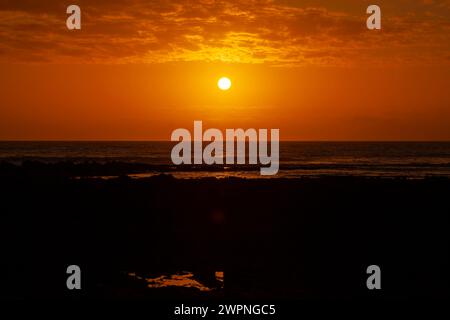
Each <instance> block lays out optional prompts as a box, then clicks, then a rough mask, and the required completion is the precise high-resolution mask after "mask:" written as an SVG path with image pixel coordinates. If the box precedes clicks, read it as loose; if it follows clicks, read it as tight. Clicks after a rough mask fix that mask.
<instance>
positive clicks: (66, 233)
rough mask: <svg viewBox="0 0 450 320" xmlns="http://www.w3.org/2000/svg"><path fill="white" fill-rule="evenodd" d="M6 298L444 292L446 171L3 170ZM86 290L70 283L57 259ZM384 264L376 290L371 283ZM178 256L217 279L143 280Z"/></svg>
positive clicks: (166, 270)
mask: <svg viewBox="0 0 450 320" xmlns="http://www.w3.org/2000/svg"><path fill="white" fill-rule="evenodd" d="M0 193H1V199H2V200H1V202H0V208H1V209H0V218H1V224H0V225H1V233H0V237H1V239H0V240H1V245H0V246H1V255H2V257H1V260H0V264H1V269H0V271H1V273H0V274H1V283H2V285H1V286H0V298H1V299H98V298H101V299H109V298H114V299H149V300H152V301H155V300H176V299H185V300H184V301H186V299H192V300H196V299H199V300H211V299H219V300H220V299H224V300H227V299H230V300H233V299H234V300H236V299H238V300H239V301H252V300H258V299H262V300H265V301H275V300H276V301H283V300H285V301H287V300H294V299H295V300H296V299H409V298H433V299H435V298H436V299H445V298H448V295H449V272H448V270H449V231H448V230H449V213H450V201H449V199H450V197H449V196H450V180H449V179H439V178H433V179H425V180H407V179H400V178H399V179H377V178H362V177H359V178H358V177H350V178H349V177H347V178H344V177H326V178H325V177H324V178H314V179H312V178H310V179H302V180H285V179H270V180H262V179H261V180H243V179H222V180H216V179H199V180H177V179H174V178H172V177H170V176H158V177H153V178H147V179H130V178H127V177H122V178H117V179H112V180H101V179H81V180H75V179H70V178H68V177H64V176H58V175H49V176H48V177H43V176H41V175H32V174H29V173H27V174H20V172H16V174H14V175H4V176H2V177H1V179H0ZM72 264H76V265H79V266H80V267H81V270H82V290H80V291H69V290H67V288H66V278H67V274H66V268H67V266H69V265H72ZM372 264H376V265H379V266H380V267H381V272H382V282H381V283H382V290H380V291H369V290H368V289H367V287H366V279H367V277H368V275H367V274H366V268H367V267H368V266H369V265H372ZM182 270H188V271H190V272H192V273H193V274H194V275H195V277H196V279H197V280H199V281H200V282H202V283H204V284H206V285H208V286H209V287H214V286H215V285H217V283H215V279H214V273H215V271H218V270H220V271H224V274H225V277H224V278H225V280H224V283H225V285H224V288H223V289H216V290H213V291H210V292H201V291H199V290H197V289H195V288H162V289H151V288H148V287H147V284H146V282H145V281H144V280H138V279H137V278H136V277H130V276H129V273H131V272H133V273H135V274H137V275H140V276H142V277H157V276H158V275H161V274H174V273H177V272H179V271H182Z"/></svg>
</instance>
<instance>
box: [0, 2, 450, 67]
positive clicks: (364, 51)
mask: <svg viewBox="0 0 450 320" xmlns="http://www.w3.org/2000/svg"><path fill="white" fill-rule="evenodd" d="M365 2H366V1H356V0H350V1H348V2H347V1H346V2H345V4H342V5H340V6H336V2H333V3H334V4H333V5H329V4H328V3H331V2H329V1H314V2H313V1H304V2H302V4H301V5H299V4H298V1H273V0H236V1H212V0H200V1H199V0H196V1H151V2H150V1H144V0H128V1H123V0H121V1H119V0H97V1H94V0H90V1H87V0H80V1H77V4H78V5H79V6H80V7H81V9H82V30H80V31H69V30H67V29H66V26H65V20H66V18H67V15H66V12H65V8H66V6H67V2H66V1H60V0H55V1H34V0H22V1H11V0H1V1H0V39H1V41H0V61H3V62H5V61H13V62H14V61H18V62H35V61H39V62H44V61H46V62H64V63H66V62H69V63H70V62H81V63H85V62H88V63H162V62H171V61H222V62H240V63H267V64H273V65H304V64H314V65H342V64H354V63H380V64H386V63H392V64H398V63H437V64H442V63H448V52H449V49H450V48H449V47H450V33H449V31H450V21H449V18H448V17H449V16H450V15H449V13H450V4H449V1H438V0H434V1H423V0H415V1H404V0H401V1H398V2H397V1H396V2H395V4H394V3H392V1H389V2H388V1H384V3H380V6H381V8H382V12H383V13H382V14H383V16H382V19H383V20H382V28H383V29H382V31H369V30H367V29H366V27H365V20H366V18H367V16H366V13H365V8H366V7H367V5H368V4H369V3H368V2H367V3H365Z"/></svg>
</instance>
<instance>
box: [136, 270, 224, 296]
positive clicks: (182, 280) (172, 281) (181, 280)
mask: <svg viewBox="0 0 450 320" xmlns="http://www.w3.org/2000/svg"><path fill="white" fill-rule="evenodd" d="M214 274H215V279H216V281H217V283H218V287H208V286H206V285H205V284H203V283H201V282H200V281H198V280H196V279H195V276H194V274H193V273H192V272H189V271H182V272H179V273H175V274H172V275H162V276H159V277H156V278H145V277H141V276H138V275H137V274H136V273H135V272H130V273H128V276H130V277H132V278H135V279H137V280H144V281H146V282H147V287H149V288H166V287H184V288H195V289H198V290H200V291H204V292H208V291H212V290H215V289H217V288H223V283H224V272H223V271H216V272H215V273H214Z"/></svg>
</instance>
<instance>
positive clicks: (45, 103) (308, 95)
mask: <svg viewBox="0 0 450 320" xmlns="http://www.w3.org/2000/svg"><path fill="white" fill-rule="evenodd" d="M393 2H394V1H378V2H377V4H378V5H379V6H380V7H381V9H382V19H383V20H382V30H381V31H369V30H367V29H366V27H365V19H366V17H367V15H366V13H365V10H366V8H367V6H368V4H371V3H369V2H368V1H360V0H358V1H357V0H348V1H288V0H286V1H269V0H266V1H249V0H247V1H198V0H197V1H151V2H150V1H143V0H129V1H125V0H123V1H119V0H108V1H106V0H102V1H100V0H98V1H95V0H90V1H75V2H73V3H77V4H78V5H79V6H80V7H81V9H82V30H80V31H69V30H67V29H66V25H65V20H66V17H67V15H66V13H65V8H66V7H67V5H69V4H72V2H71V3H68V2H66V1H59V0H55V1H39V2H37V1H31V0H29V1H28V0H24V1H9V0H0V97H1V98H0V99H1V100H0V139H2V140H15V139H20V140H42V139H44V140H85V139H87V140H134V139H138V140H153V139H157V140H167V139H169V138H170V134H171V132H172V130H174V129H176V128H179V127H187V128H192V125H193V120H203V123H204V126H205V127H217V128H221V129H224V128H238V127H243V128H249V127H253V128H280V134H281V139H289V140H450V95H449V93H448V86H449V83H450V1H437V0H411V1H402V0H399V1H395V3H393ZM221 76H228V77H229V78H230V79H231V80H232V82H233V86H232V88H231V90H229V91H227V92H223V91H220V90H219V89H218V88H217V85H216V83H217V80H218V78H220V77H221Z"/></svg>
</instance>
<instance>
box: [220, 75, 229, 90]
mask: <svg viewBox="0 0 450 320" xmlns="http://www.w3.org/2000/svg"><path fill="white" fill-rule="evenodd" d="M217 86H218V87H219V89H220V90H224V91H225V90H228V89H230V87H231V80H230V79H229V78H227V77H222V78H220V79H219V81H218V82H217Z"/></svg>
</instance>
